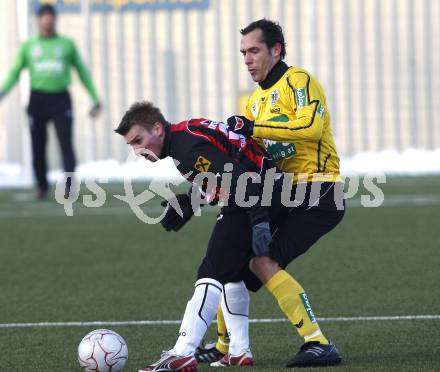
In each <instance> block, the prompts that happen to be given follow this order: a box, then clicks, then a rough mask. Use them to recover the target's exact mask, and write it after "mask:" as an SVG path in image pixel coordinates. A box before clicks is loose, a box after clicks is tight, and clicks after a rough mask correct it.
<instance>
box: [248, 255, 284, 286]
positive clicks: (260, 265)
mask: <svg viewBox="0 0 440 372" xmlns="http://www.w3.org/2000/svg"><path fill="white" fill-rule="evenodd" d="M249 268H250V269H251V271H252V272H253V273H254V274H255V275H256V276H257V278H258V279H260V280H261V281H262V282H263V284H266V283H267V282H268V281H269V279H270V278H272V277H273V276H274V275H275V274H276V273H277V272H278V271H280V270H281V268H280V266H279V265H278V262H276V261H274V260H273V259H272V258H270V257H267V256H258V257H254V258H252V259H251V260H250V262H249Z"/></svg>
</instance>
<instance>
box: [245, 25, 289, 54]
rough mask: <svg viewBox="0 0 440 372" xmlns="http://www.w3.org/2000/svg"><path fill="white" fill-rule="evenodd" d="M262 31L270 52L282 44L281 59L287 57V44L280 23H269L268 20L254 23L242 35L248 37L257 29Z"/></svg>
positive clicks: (264, 41)
mask: <svg viewBox="0 0 440 372" xmlns="http://www.w3.org/2000/svg"><path fill="white" fill-rule="evenodd" d="M258 28H259V29H260V30H261V31H262V33H263V40H261V41H262V42H263V43H265V44H266V45H267V48H268V49H269V50H270V48H272V47H273V46H274V45H275V44H276V43H280V44H281V54H280V55H281V59H283V58H284V57H285V56H286V42H285V41H284V35H283V29H282V28H281V26H280V25H279V24H278V23H275V22H273V21H269V20H268V19H266V18H263V19H259V20H258V21H254V22H252V23H251V24H250V25H249V26H247V27H245V28H243V29H241V30H240V33H241V34H242V35H246V34H248V33H249V32H252V31H254V30H256V29H258Z"/></svg>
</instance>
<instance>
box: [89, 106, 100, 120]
mask: <svg viewBox="0 0 440 372" xmlns="http://www.w3.org/2000/svg"><path fill="white" fill-rule="evenodd" d="M101 110H102V105H101V104H100V103H99V102H98V103H95V104H94V105H93V106H92V108H91V109H90V111H89V116H90V117H91V118H92V119H94V118H96V117H97V116H98V115H99V114H100V113H101Z"/></svg>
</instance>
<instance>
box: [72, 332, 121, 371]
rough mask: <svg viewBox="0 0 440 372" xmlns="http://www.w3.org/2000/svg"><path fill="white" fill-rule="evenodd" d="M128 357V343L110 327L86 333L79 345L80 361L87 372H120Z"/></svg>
mask: <svg viewBox="0 0 440 372" xmlns="http://www.w3.org/2000/svg"><path fill="white" fill-rule="evenodd" d="M127 359H128V348H127V343H126V342H125V341H124V339H123V338H122V337H121V336H120V335H118V334H117V333H116V332H114V331H110V330H108V329H97V330H95V331H92V332H90V333H88V334H86V335H85V336H84V338H83V339H82V340H81V342H80V344H79V346H78V361H79V364H80V365H81V367H82V368H83V369H84V371H85V372H92V371H93V372H120V371H122V370H123V369H124V367H125V364H126V363H127Z"/></svg>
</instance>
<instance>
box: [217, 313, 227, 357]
mask: <svg viewBox="0 0 440 372" xmlns="http://www.w3.org/2000/svg"><path fill="white" fill-rule="evenodd" d="M217 335H218V339H217V343H216V344H215V348H216V349H217V350H218V351H220V352H222V353H223V354H226V353H227V352H228V350H229V336H228V330H227V329H226V322H225V318H224V317H223V311H222V307H221V305H218V309H217Z"/></svg>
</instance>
